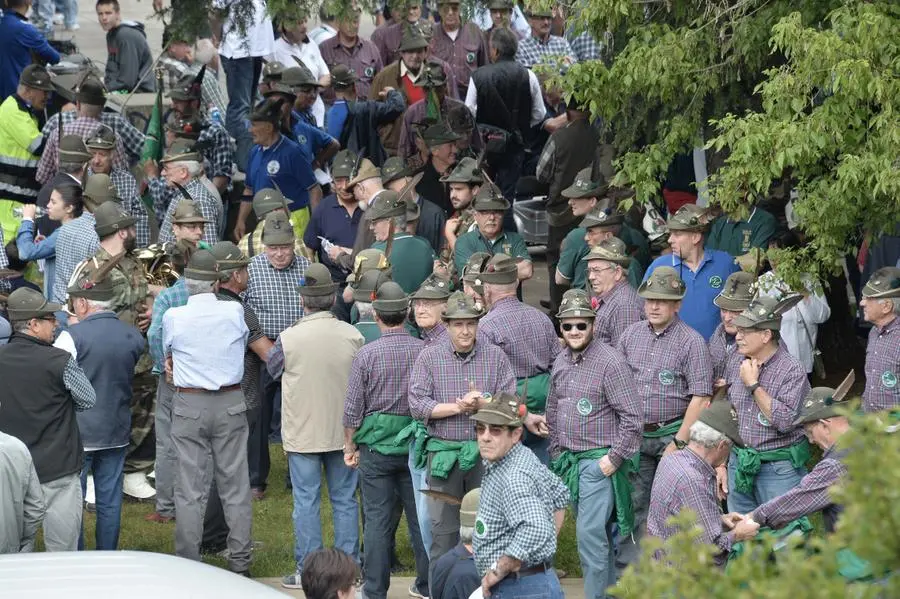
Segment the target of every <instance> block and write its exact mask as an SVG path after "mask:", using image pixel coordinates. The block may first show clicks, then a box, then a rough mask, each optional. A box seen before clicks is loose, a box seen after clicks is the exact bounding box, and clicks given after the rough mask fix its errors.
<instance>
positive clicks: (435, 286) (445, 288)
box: [409, 274, 450, 300]
mask: <svg viewBox="0 0 900 599" xmlns="http://www.w3.org/2000/svg"><path fill="white" fill-rule="evenodd" d="M449 297H450V281H448V280H447V279H442V278H441V277H439V276H438V275H436V274H432V275H430V276H429V277H428V278H427V279H425V280H424V281H423V282H422V284H421V285H419V288H418V289H416V291H415V292H414V293H413V294H412V295H411V296H409V299H411V300H417V299H427V300H446V299H447V298H449Z"/></svg>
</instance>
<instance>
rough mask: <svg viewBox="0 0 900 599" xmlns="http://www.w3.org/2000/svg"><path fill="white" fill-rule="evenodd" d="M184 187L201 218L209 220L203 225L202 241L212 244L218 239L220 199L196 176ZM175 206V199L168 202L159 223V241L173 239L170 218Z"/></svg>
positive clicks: (173, 215)
mask: <svg viewBox="0 0 900 599" xmlns="http://www.w3.org/2000/svg"><path fill="white" fill-rule="evenodd" d="M184 189H185V191H187V193H188V194H189V195H190V196H191V199H192V200H194V203H195V204H196V205H197V208H198V209H199V210H200V214H202V215H203V218H205V219H206V220H208V221H209V222H208V223H206V224H205V225H204V226H203V238H202V241H205V242H206V243H208V244H209V245H214V244H215V243H216V242H217V241H219V222H220V221H221V220H222V217H223V210H222V201H221V200H220V199H219V198H217V197H215V196H214V195H213V194H212V193H211V192H210V191H209V189H207V188H206V185H204V184H203V182H201V181H200V179H197V178H196V177H195V178H193V179H191V180H190V181H188V183H187V185H185V186H184ZM177 193H178V195H179V196H180V195H181V192H180V191H177ZM154 200H155V199H154ZM155 203H156V202H155V201H154V204H155ZM177 207H178V202H177V201H175V202H173V201H170V202H169V206H168V208H167V209H166V214H165V216H164V217H163V220H162V224H161V225H159V243H171V242H174V241H175V231H174V230H173V229H172V219H173V218H174V217H175V209H176V208H177Z"/></svg>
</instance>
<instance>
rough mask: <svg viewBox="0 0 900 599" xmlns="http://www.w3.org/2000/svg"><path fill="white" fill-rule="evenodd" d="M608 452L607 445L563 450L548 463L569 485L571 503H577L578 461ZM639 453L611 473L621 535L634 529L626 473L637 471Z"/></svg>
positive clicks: (632, 509)
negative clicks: (574, 450)
mask: <svg viewBox="0 0 900 599" xmlns="http://www.w3.org/2000/svg"><path fill="white" fill-rule="evenodd" d="M608 453H609V448H608V447H603V448H600V449H589V450H588V451H580V452H577V453H573V452H571V451H563V452H562V453H560V454H559V457H557V458H556V459H555V460H553V461H552V462H551V463H550V470H552V471H553V472H554V473H556V474H557V475H558V476H559V477H560V478H561V479H562V480H563V482H564V483H565V484H566V486H567V487H569V493H570V494H571V496H572V502H573V503H576V504H577V503H578V481H579V478H580V472H579V468H578V463H579V462H580V461H581V460H599V459H600V458H602V457H603V456H605V455H606V454H608ZM639 455H640V453H636V454H634V456H632V457H631V458H630V459H628V460H625V461H624V462H622V465H621V466H620V467H619V469H618V470H616V472H615V474H613V475H612V485H613V497H614V498H615V505H616V520H617V521H618V523H619V532H620V534H621V535H622V536H623V537H627V536H628V535H630V534H631V532H632V531H633V530H634V508H633V506H632V505H631V481H629V480H628V473H629V472H631V471H637V463H636V460H637V458H638V456H639Z"/></svg>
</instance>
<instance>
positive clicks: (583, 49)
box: [566, 31, 603, 62]
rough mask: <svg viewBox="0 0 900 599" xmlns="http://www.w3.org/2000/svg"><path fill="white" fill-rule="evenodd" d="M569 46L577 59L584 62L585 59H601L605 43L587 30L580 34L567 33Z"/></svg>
mask: <svg viewBox="0 0 900 599" xmlns="http://www.w3.org/2000/svg"><path fill="white" fill-rule="evenodd" d="M566 38H567V39H568V41H569V47H571V48H572V53H573V54H574V55H575V60H577V61H578V62H584V61H585V60H599V59H600V55H601V54H602V52H603V44H601V43H600V42H598V41H597V40H595V39H594V36H593V35H591V34H590V33H588V32H587V31H585V32H583V33H580V34H579V35H576V36H572V35H571V34H569V35H567V36H566Z"/></svg>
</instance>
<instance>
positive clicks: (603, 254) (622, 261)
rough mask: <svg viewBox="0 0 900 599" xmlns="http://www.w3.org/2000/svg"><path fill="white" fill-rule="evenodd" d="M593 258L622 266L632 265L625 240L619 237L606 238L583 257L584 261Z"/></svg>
mask: <svg viewBox="0 0 900 599" xmlns="http://www.w3.org/2000/svg"><path fill="white" fill-rule="evenodd" d="M591 260H603V261H605V262H612V263H613V264H618V265H619V266H621V267H622V268H628V267H629V266H630V265H631V256H629V255H628V250H627V249H626V248H625V242H624V241H622V240H621V239H619V238H618V237H610V238H609V239H604V240H603V241H601V242H600V243H598V244H597V245H595V246H594V247H592V248H591V251H590V252H588V254H587V256H585V257H584V258H582V259H581V261H582V262H590V261H591Z"/></svg>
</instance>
